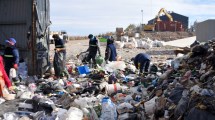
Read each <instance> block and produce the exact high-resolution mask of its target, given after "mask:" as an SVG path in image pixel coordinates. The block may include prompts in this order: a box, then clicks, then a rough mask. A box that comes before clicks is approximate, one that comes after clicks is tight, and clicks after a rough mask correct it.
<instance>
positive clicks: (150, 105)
mask: <svg viewBox="0 0 215 120" xmlns="http://www.w3.org/2000/svg"><path fill="white" fill-rule="evenodd" d="M157 98H158V97H157V96H155V97H154V98H152V99H151V100H149V101H147V102H145V103H144V107H145V112H146V113H147V114H148V115H151V114H154V111H155V108H156V103H155V100H156V99H157Z"/></svg>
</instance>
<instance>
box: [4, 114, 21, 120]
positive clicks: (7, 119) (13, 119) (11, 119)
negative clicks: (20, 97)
mask: <svg viewBox="0 0 215 120" xmlns="http://www.w3.org/2000/svg"><path fill="white" fill-rule="evenodd" d="M3 117H4V119H3V120H19V116H18V115H16V114H15V113H13V112H8V113H4V114H3Z"/></svg>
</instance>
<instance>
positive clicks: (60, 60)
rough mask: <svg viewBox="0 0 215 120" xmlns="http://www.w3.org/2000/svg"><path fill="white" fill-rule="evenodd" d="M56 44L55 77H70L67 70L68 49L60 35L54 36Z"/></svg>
mask: <svg viewBox="0 0 215 120" xmlns="http://www.w3.org/2000/svg"><path fill="white" fill-rule="evenodd" d="M52 37H53V38H54V42H55V55H54V61H53V62H54V70H55V77H56V78H57V79H58V78H60V77H69V76H68V75H69V74H68V71H67V70H66V65H65V64H66V48H65V45H64V42H63V40H62V39H61V38H60V37H59V35H58V34H54V35H53V36H52Z"/></svg>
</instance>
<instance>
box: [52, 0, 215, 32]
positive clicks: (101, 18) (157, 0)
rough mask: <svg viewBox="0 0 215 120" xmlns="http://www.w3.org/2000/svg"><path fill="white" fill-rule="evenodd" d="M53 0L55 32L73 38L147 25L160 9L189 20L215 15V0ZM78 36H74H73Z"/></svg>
mask: <svg viewBox="0 0 215 120" xmlns="http://www.w3.org/2000/svg"><path fill="white" fill-rule="evenodd" d="M197 1H198V2H195V0H147V1H145V0H60V1H59V0H50V3H51V21H52V23H53V24H52V26H51V28H52V30H60V29H64V30H67V31H68V32H69V33H70V34H72V35H87V34H89V33H94V34H98V33H102V32H106V31H115V28H116V27H124V28H125V27H127V26H128V25H129V24H131V23H134V24H140V22H141V18H142V14H141V10H143V16H144V18H143V20H144V23H147V21H148V20H150V19H152V18H153V17H155V15H157V13H158V11H159V9H160V8H165V9H166V10H168V11H174V12H176V13H179V14H183V15H185V16H189V17H190V21H191V22H192V21H194V20H196V19H199V18H201V20H204V19H206V18H212V17H213V16H215V12H214V9H215V0H211V1H210V3H209V2H205V1H204V2H203V3H204V4H203V3H202V4H201V1H200V0H197ZM74 33H75V34H74Z"/></svg>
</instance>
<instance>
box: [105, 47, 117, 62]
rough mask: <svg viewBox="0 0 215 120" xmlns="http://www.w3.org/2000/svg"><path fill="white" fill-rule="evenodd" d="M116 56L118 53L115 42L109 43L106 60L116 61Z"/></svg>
mask: <svg viewBox="0 0 215 120" xmlns="http://www.w3.org/2000/svg"><path fill="white" fill-rule="evenodd" d="M116 56H117V53H116V47H115V46H114V44H109V45H107V48H106V53H105V60H109V61H116Z"/></svg>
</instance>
